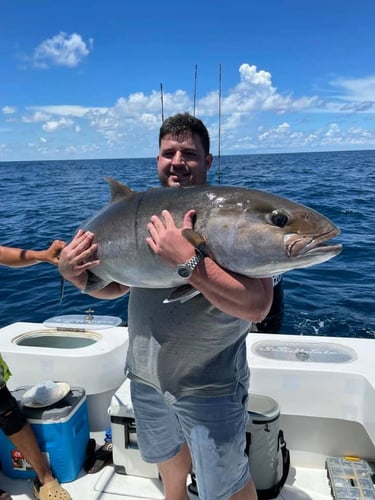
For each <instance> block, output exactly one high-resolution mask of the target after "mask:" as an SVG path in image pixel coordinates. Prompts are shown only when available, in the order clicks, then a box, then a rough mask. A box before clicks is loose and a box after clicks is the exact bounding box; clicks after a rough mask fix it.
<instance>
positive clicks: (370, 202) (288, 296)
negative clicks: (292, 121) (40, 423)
mask: <svg viewBox="0 0 375 500" xmlns="http://www.w3.org/2000/svg"><path fill="white" fill-rule="evenodd" d="M219 172H220V175H219ZM104 176H110V177H114V178H116V179H118V180H120V181H122V182H123V183H125V184H128V185H129V186H130V187H131V188H133V189H136V190H143V189H146V188H148V187H154V186H158V181H157V177H156V167H155V160H154V159H152V158H148V159H147V158H146V159H116V160H108V159H107V160H84V161H83V160H76V161H40V162H36V161H33V162H0V179H1V181H0V200H1V203H0V228H1V230H0V234H1V240H0V243H1V244H2V245H8V246H18V247H22V248H35V249H42V248H46V247H47V246H48V245H49V243H50V242H51V241H52V240H54V239H56V238H59V239H63V240H65V241H69V240H70V239H71V237H72V236H73V234H74V233H75V231H76V229H77V227H78V226H79V225H80V223H81V222H82V221H84V220H85V219H87V218H89V217H91V216H92V215H93V214H95V212H96V211H98V210H99V209H100V208H101V207H102V206H103V205H104V204H105V203H107V201H108V199H109V189H108V185H107V183H106V182H105V181H104V179H103V178H104ZM209 180H210V182H211V183H213V184H214V183H218V182H219V181H220V182H221V184H227V185H238V186H246V187H251V188H257V189H261V190H265V191H269V192H273V193H276V194H279V195H281V196H286V197H288V198H291V199H293V200H294V201H297V202H300V203H303V204H305V205H308V206H310V207H312V208H314V209H315V210H318V211H319V212H321V213H322V214H324V215H326V216H327V217H329V218H330V219H332V221H333V222H334V223H335V224H336V225H337V226H338V227H339V228H340V229H341V234H340V235H339V236H338V237H337V238H336V241H337V242H340V243H342V244H343V245H344V249H343V251H342V253H341V254H340V255H339V256H337V257H335V258H334V259H332V260H330V261H329V262H326V263H323V264H319V265H317V266H314V267H312V268H309V269H303V270H295V271H290V272H288V273H286V274H285V275H284V289H285V317H284V321H283V325H282V333H286V334H304V335H323V336H344V337H366V338H372V337H374V336H375V319H374V311H375V286H374V283H375V254H374V248H375V235H374V234H375V202H374V200H375V151H351V152H329V153H301V154H270V155H246V156H222V157H221V159H220V168H219V161H218V158H215V161H214V165H213V167H212V169H211V171H210V178H209ZM0 281H1V286H0V326H5V325H7V324H9V323H13V322H15V321H31V322H42V321H44V320H45V319H46V318H49V317H52V316H56V315H61V314H84V312H85V311H86V310H87V309H88V308H92V309H94V311H95V312H94V314H109V315H115V316H120V317H121V318H122V319H123V322H124V323H126V321H127V298H126V297H123V298H120V299H117V300H110V301H102V300H96V299H93V298H91V297H89V296H87V295H84V294H81V293H80V292H79V291H78V290H77V289H75V288H74V287H73V286H72V285H70V284H69V283H67V284H66V285H65V294H64V298H63V300H62V301H60V275H59V273H58V271H57V269H56V268H54V267H53V266H51V265H49V264H39V265H36V266H31V267H29V268H23V269H10V268H6V267H4V266H0Z"/></svg>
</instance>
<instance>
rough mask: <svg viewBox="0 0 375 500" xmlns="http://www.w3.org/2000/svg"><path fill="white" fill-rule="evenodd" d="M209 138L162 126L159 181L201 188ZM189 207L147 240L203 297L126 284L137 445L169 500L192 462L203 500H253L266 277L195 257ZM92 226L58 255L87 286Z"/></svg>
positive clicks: (121, 289) (180, 497) (268, 289)
mask: <svg viewBox="0 0 375 500" xmlns="http://www.w3.org/2000/svg"><path fill="white" fill-rule="evenodd" d="M209 148H210V141H209V135H208V131H207V129H206V127H205V126H204V124H203V123H202V122H201V121H200V120H198V119H197V118H195V117H193V116H191V115H189V114H187V113H186V114H177V115H175V116H172V117H170V118H168V119H167V120H166V121H165V122H164V123H163V125H162V127H161V129H160V135H159V154H158V156H157V170H158V176H159V179H160V182H161V184H162V186H165V187H185V186H192V185H199V184H205V183H206V182H207V171H208V169H209V168H210V167H211V163H212V156H211V154H210V152H209ZM194 215H195V212H194V207H192V210H189V211H188V212H187V213H186V214H185V217H184V221H183V226H182V227H176V225H175V221H174V219H173V217H172V215H171V214H170V213H169V212H168V211H166V210H163V211H162V213H161V214H155V215H153V216H152V217H151V219H150V221H149V224H148V226H147V229H148V232H149V236H148V238H147V239H146V241H147V244H148V245H149V247H150V249H151V250H152V251H153V252H154V253H155V254H156V255H158V256H159V257H160V258H161V259H162V260H163V261H164V262H165V263H167V264H168V265H169V266H171V267H173V268H175V269H176V272H177V267H179V268H181V265H182V267H183V268H184V271H185V275H186V276H187V278H186V282H187V283H188V284H190V285H192V286H193V287H195V288H197V289H198V290H199V291H200V292H201V293H200V294H199V295H198V296H196V297H194V298H192V299H190V300H189V301H187V302H185V303H183V304H181V303H179V302H174V303H169V304H163V299H164V298H165V297H166V296H168V295H169V294H168V290H165V289H141V288H135V287H134V288H132V289H131V290H130V297H129V313H128V322H129V349H128V355H127V361H126V371H127V375H128V377H129V378H130V379H131V393H132V402H133V407H134V412H135V418H136V427H137V436H138V443H139V445H140V449H141V453H142V456H143V458H144V459H145V460H146V461H148V462H154V463H157V464H158V468H159V472H160V475H161V478H162V481H163V486H164V492H165V497H166V499H167V500H187V499H188V495H187V490H186V482H187V476H188V474H189V472H190V471H191V467H192V462H193V468H194V471H195V473H196V478H197V483H198V489H199V496H200V498H201V500H227V499H231V500H245V499H246V500H255V499H256V498H257V495H256V490H255V486H254V483H253V481H252V480H251V477H250V472H249V465H248V459H247V457H246V455H245V453H244V449H245V425H246V419H247V394H248V378H249V373H248V366H247V361H246V345H245V340H246V335H247V332H248V331H249V327H250V325H251V323H252V322H255V323H257V322H260V321H262V320H263V319H264V317H265V316H266V314H267V312H268V311H269V309H270V306H271V302H272V279H270V278H265V279H250V278H246V277H243V276H239V275H237V274H235V273H231V272H228V271H226V270H224V269H222V268H221V267H220V266H218V265H217V264H216V263H215V262H214V261H213V260H211V259H210V258H209V257H205V258H204V257H203V256H202V255H200V254H199V253H197V252H196V251H195V249H194V247H193V246H192V245H191V244H190V243H189V242H188V241H187V240H186V239H185V238H184V237H183V236H182V234H181V231H182V229H183V228H192V227H193V225H194ZM93 237H94V235H93V234H92V233H91V232H83V231H82V230H80V231H78V233H77V235H76V236H75V238H74V239H73V240H72V242H71V243H70V244H68V245H67V246H66V247H65V248H64V249H63V251H62V253H61V258H60V262H59V269H60V272H61V273H62V275H63V276H64V277H65V278H66V279H68V280H70V281H71V282H72V283H73V284H74V285H75V286H77V287H78V288H80V289H84V288H85V286H86V283H87V278H88V274H87V271H88V270H89V269H90V268H92V267H93V266H95V265H97V264H98V262H99V261H98V260H96V259H95V252H96V249H97V245H96V244H94V243H93ZM126 292H128V287H127V286H124V285H122V284H119V283H110V284H109V285H107V286H106V287H105V288H103V289H102V290H99V291H96V292H92V293H91V295H93V296H95V297H97V298H115V297H118V296H120V295H122V294H124V293H126Z"/></svg>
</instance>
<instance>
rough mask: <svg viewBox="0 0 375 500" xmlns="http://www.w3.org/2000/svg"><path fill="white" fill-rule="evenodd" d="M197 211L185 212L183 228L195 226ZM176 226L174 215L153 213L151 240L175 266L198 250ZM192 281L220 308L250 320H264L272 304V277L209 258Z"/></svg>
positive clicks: (200, 266)
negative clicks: (241, 270)
mask: <svg viewBox="0 0 375 500" xmlns="http://www.w3.org/2000/svg"><path fill="white" fill-rule="evenodd" d="M193 216H194V211H193V210H190V211H189V212H187V213H186V214H185V218H184V223H183V228H191V227H192V220H193ZM181 229H182V228H178V227H176V225H175V223H174V220H173V218H172V216H171V214H170V213H169V212H168V211H167V210H164V211H163V212H162V219H160V218H159V217H157V216H156V215H154V216H152V218H151V222H150V223H149V224H148V230H149V233H150V236H149V237H148V238H147V243H148V244H149V246H150V247H151V249H152V250H153V251H154V252H155V253H156V254H157V255H159V257H160V258H162V259H163V260H164V261H165V262H166V263H167V264H169V265H170V266H171V267H176V266H177V264H182V263H184V262H186V261H188V260H189V259H190V258H191V257H192V256H193V255H194V253H195V250H194V247H193V245H191V244H190V243H189V242H188V241H187V240H186V239H185V238H184V237H183V236H182V234H181ZM188 282H189V283H190V284H191V285H192V286H194V287H195V288H197V289H198V290H200V292H201V293H202V294H203V295H204V296H205V297H206V298H207V299H208V300H209V301H210V302H211V303H212V304H213V305H214V306H215V307H217V308H218V309H220V310H222V311H224V312H226V313H227V314H230V315H232V316H236V317H239V318H242V319H245V320H248V321H252V322H256V323H258V322H260V321H262V320H263V319H264V318H265V316H266V315H267V313H268V311H269V309H270V307H271V304H272V294H273V287H272V279H271V278H262V279H255V278H247V277H244V276H241V275H238V274H236V273H232V272H230V271H227V270H225V269H222V268H221V267H220V266H219V265H218V264H216V262H214V261H213V260H212V259H210V258H209V257H206V258H205V259H204V260H202V261H201V262H200V263H199V264H198V266H197V267H196V268H195V269H194V272H193V274H192V276H191V278H189V280H188Z"/></svg>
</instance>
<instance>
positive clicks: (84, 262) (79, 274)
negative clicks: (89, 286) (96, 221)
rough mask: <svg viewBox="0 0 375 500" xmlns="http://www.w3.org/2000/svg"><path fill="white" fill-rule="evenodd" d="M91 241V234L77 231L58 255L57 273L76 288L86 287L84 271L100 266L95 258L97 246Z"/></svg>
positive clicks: (92, 235)
mask: <svg viewBox="0 0 375 500" xmlns="http://www.w3.org/2000/svg"><path fill="white" fill-rule="evenodd" d="M93 239H94V234H93V233H91V232H90V231H83V230H82V229H79V230H78V232H77V234H76V235H75V236H74V238H73V239H72V241H71V242H70V243H69V244H68V245H66V246H65V247H64V248H63V249H62V250H61V253H60V259H59V271H60V273H61V275H62V276H63V277H64V278H65V279H67V280H69V281H71V282H72V283H73V284H75V285H76V286H77V287H78V288H84V287H85V286H86V282H87V273H86V271H87V270H88V269H90V268H92V267H95V266H97V265H98V264H100V260H98V259H96V258H95V252H96V250H97V248H98V245H97V244H96V243H93Z"/></svg>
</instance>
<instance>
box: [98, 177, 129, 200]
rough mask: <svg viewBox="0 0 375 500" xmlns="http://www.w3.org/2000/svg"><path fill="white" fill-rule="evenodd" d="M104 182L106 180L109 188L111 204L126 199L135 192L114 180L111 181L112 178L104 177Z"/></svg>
mask: <svg viewBox="0 0 375 500" xmlns="http://www.w3.org/2000/svg"><path fill="white" fill-rule="evenodd" d="M104 180H106V181H107V182H108V184H109V185H110V187H111V203H113V202H115V201H118V200H122V199H124V198H128V197H129V196H130V195H132V194H134V193H135V191H133V190H132V189H130V188H129V187H128V186H125V184H122V182H120V181H116V179H112V177H104Z"/></svg>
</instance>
